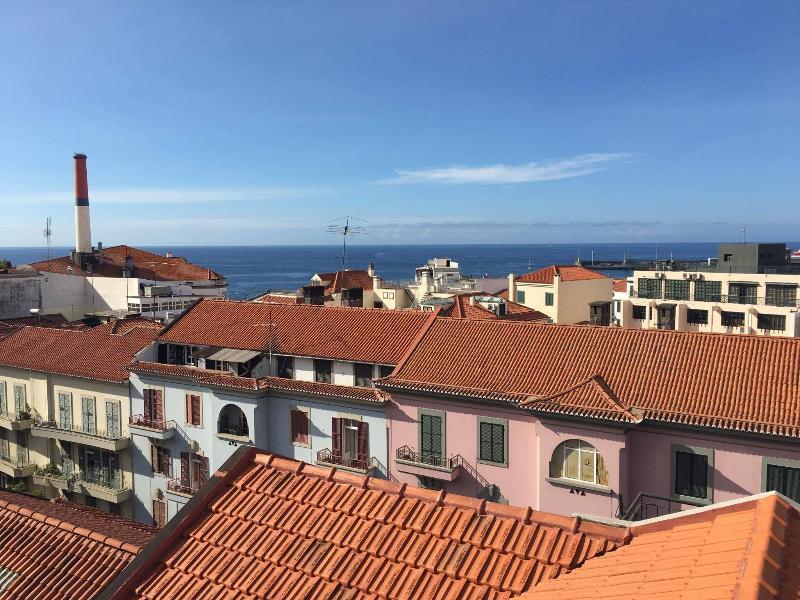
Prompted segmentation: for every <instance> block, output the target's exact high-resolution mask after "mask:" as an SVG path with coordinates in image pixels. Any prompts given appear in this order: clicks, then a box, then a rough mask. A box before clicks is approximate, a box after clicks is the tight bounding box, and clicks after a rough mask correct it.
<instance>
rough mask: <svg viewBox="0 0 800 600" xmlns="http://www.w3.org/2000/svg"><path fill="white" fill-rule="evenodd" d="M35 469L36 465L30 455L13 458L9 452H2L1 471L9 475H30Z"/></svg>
mask: <svg viewBox="0 0 800 600" xmlns="http://www.w3.org/2000/svg"><path fill="white" fill-rule="evenodd" d="M34 469H35V466H34V465H33V463H31V461H30V458H29V457H28V456H16V457H14V458H12V457H11V455H10V454H9V453H7V452H0V473H5V474H6V475H8V476H9V477H28V476H29V475H33V471H34Z"/></svg>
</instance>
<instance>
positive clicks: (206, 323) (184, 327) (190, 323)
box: [160, 300, 435, 365]
mask: <svg viewBox="0 0 800 600" xmlns="http://www.w3.org/2000/svg"><path fill="white" fill-rule="evenodd" d="M434 318H435V313H423V312H420V311H415V310H383V309H369V308H347V307H329V306H310V305H281V304H261V303H257V302H232V301H225V300H201V301H199V302H197V303H196V304H195V305H194V306H193V307H192V308H191V309H189V310H188V311H186V312H185V313H184V314H183V315H181V316H180V317H179V318H178V319H177V320H175V321H174V322H173V323H172V325H170V326H169V327H168V328H167V329H166V330H165V331H164V332H163V333H162V334H161V336H160V339H161V340H163V341H166V342H175V343H182V344H194V345H204V346H217V347H220V348H235V349H239V350H267V349H268V347H269V346H270V345H272V351H273V352H274V353H276V354H287V355H294V356H310V357H317V358H330V359H334V360H347V361H355V362H368V363H378V364H386V365H394V364H396V363H397V362H398V361H399V360H400V358H401V357H402V356H403V354H404V353H405V352H406V350H407V348H408V347H409V346H410V345H411V343H412V342H413V341H414V339H415V338H416V336H417V334H418V333H419V332H420V331H422V330H423V329H424V328H426V327H428V326H429V325H430V323H431V322H432V321H433V319H434Z"/></svg>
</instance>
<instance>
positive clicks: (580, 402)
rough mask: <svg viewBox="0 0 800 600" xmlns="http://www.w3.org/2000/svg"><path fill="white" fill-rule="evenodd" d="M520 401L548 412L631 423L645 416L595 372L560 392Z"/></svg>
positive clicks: (524, 404) (523, 404)
mask: <svg viewBox="0 0 800 600" xmlns="http://www.w3.org/2000/svg"><path fill="white" fill-rule="evenodd" d="M520 404H521V405H522V406H527V407H528V408H533V409H536V410H540V411H544V412H553V413H559V414H564V415H573V416H578V417H594V418H602V419H606V420H609V421H625V422H628V423H638V422H639V421H641V417H637V416H636V415H634V414H633V413H632V412H631V411H630V409H629V407H627V406H624V405H623V404H622V403H620V401H619V399H618V398H617V397H616V396H615V395H614V392H613V391H611V389H610V388H609V387H608V384H606V382H605V381H603V378H602V377H600V376H599V375H594V376H592V377H590V378H589V379H587V380H586V381H581V382H579V383H577V384H575V385H574V386H572V387H570V388H568V389H566V390H564V391H562V392H558V393H556V394H550V395H549V396H542V397H535V396H531V397H530V398H528V399H527V400H523V401H522V402H521V403H520Z"/></svg>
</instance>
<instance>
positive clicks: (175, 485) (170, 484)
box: [167, 479, 200, 496]
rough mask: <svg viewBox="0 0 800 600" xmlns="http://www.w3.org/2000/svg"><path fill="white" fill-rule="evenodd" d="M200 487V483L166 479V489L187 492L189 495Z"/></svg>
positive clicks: (180, 492)
mask: <svg viewBox="0 0 800 600" xmlns="http://www.w3.org/2000/svg"><path fill="white" fill-rule="evenodd" d="M199 489H200V484H199V483H197V482H195V483H194V484H190V485H186V484H185V483H183V482H182V481H181V480H180V479H168V480H167V491H170V492H177V493H179V494H187V495H189V496H191V495H192V494H195V493H196V492H197V491H198V490H199Z"/></svg>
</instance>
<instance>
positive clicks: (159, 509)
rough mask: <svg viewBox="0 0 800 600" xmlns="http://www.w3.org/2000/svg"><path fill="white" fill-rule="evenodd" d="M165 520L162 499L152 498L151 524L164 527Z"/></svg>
mask: <svg viewBox="0 0 800 600" xmlns="http://www.w3.org/2000/svg"><path fill="white" fill-rule="evenodd" d="M166 522H167V507H166V503H165V502H164V501H163V500H153V524H154V525H155V526H156V527H164V525H166Z"/></svg>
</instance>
